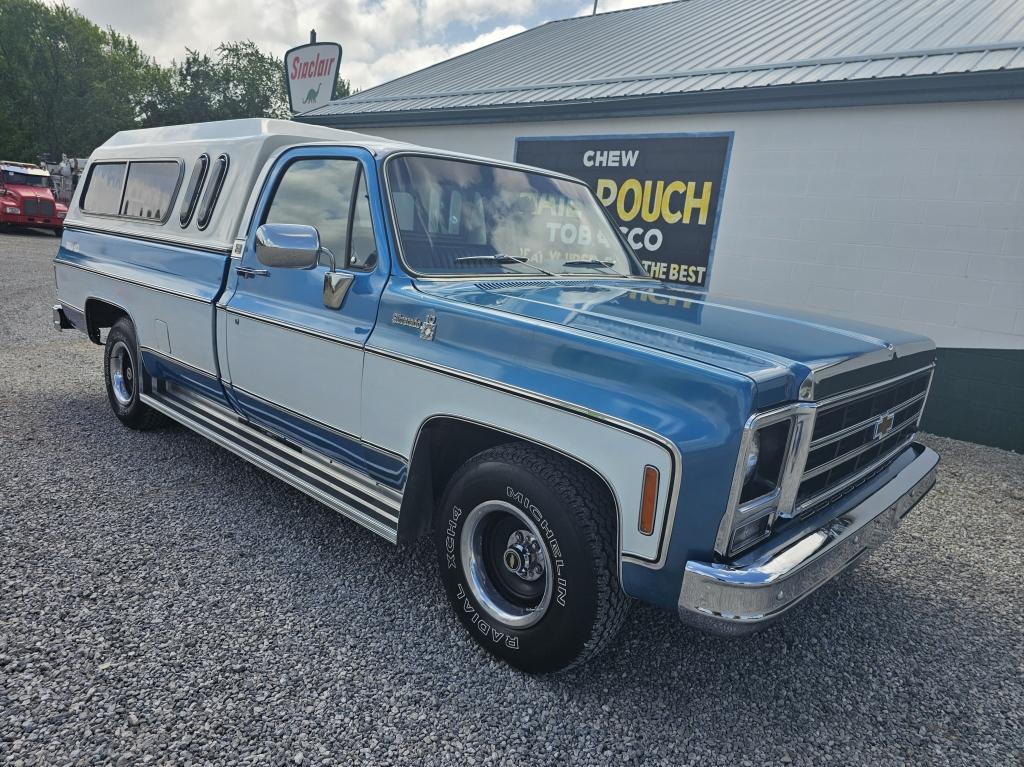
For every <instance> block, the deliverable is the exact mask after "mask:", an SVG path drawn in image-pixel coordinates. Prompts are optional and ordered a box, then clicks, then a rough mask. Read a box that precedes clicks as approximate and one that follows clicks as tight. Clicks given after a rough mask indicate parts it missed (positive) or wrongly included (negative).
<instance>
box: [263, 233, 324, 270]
mask: <svg viewBox="0 0 1024 767" xmlns="http://www.w3.org/2000/svg"><path fill="white" fill-rule="evenodd" d="M319 258H320V233H319V232H318V231H317V230H316V227H315V226H306V225H305V224H263V225H262V226H261V227H260V228H259V229H257V230H256V259H257V260H258V261H259V262H260V263H261V264H263V265H264V266H277V267H281V268H283V269H312V268H313V267H314V266H316V264H317V261H318V260H319Z"/></svg>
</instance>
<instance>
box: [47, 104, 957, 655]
mask: <svg viewBox="0 0 1024 767" xmlns="http://www.w3.org/2000/svg"><path fill="white" fill-rule="evenodd" d="M567 231H568V232H570V233H571V235H572V236H569V237H567V236H566V235H565V232H567ZM567 240H568V241H567ZM54 263H55V272H56V281H57V293H58V300H59V303H58V304H57V305H56V306H55V307H54V310H53V321H54V325H55V326H56V327H57V328H58V329H64V328H72V327H73V328H77V329H79V330H82V331H84V332H85V333H87V334H88V336H89V338H91V339H92V340H93V341H94V342H96V343H103V344H105V353H104V372H105V376H106V385H107V394H108V396H109V399H110V404H111V407H112V408H113V410H114V413H115V414H116V416H117V417H118V418H119V419H120V420H121V421H122V422H124V424H125V425H127V426H129V427H131V428H135V429H145V428H149V427H153V426H156V425H157V424H159V423H161V422H162V421H164V420H165V419H167V418H170V419H172V420H174V421H177V422H179V423H181V424H184V425H185V426H187V427H189V428H190V429H193V430H195V431H196V432H198V433H199V434H201V435H203V436H205V437H207V438H209V439H211V440H213V441H214V442H216V443H217V444H219V445H221V446H223V447H224V448H226V449H228V450H230V451H232V452H234V453H236V454H238V455H239V456H241V457H242V458H243V459H245V460H247V461H250V462H252V463H253V464H255V465H257V466H259V467H261V468H263V469H265V470H266V471H268V472H270V473H271V474H273V475H274V476H276V477H279V478H280V479H282V480H284V481H285V482H288V483H290V484H291V485H294V486H295V487H297V488H298V489H299V490H301V491H303V492H304V493H307V494H308V495H310V496H312V497H313V498H315V499H317V500H318V501H320V502H322V503H324V504H325V505H327V506H329V507H330V508H332V509H335V510H337V511H338V512H340V513H342V514H344V515H345V516H347V517H349V518H351V519H352V520H354V521H355V522H357V523H359V524H361V525H363V526H365V527H367V528H369V529H370V530H372V531H374V532H376V533H378V534H379V535H381V536H383V537H385V538H386V539H388V540H389V541H392V542H396V543H402V542H407V541H411V540H414V539H416V538H417V537H419V536H421V535H426V534H430V535H432V536H433V539H434V542H435V543H436V547H437V552H438V562H439V569H440V573H441V580H442V581H443V584H444V588H445V591H446V593H447V596H448V598H449V600H450V602H451V605H452V609H453V610H454V611H455V613H456V615H457V616H458V618H459V619H460V620H461V621H462V623H463V624H464V625H465V627H466V629H467V630H468V631H469V634H470V635H471V636H472V637H473V638H474V639H475V640H476V641H477V642H478V643H479V644H480V645H482V646H483V647H485V648H487V650H489V651H490V652H492V653H494V654H495V655H497V656H499V657H501V658H503V659H505V660H506V661H508V662H509V663H511V664H512V665H514V666H517V667H519V668H521V669H524V670H527V671H531V672H546V671H556V670H560V669H564V668H568V667H570V666H572V665H574V664H578V663H581V662H583V661H585V660H587V659H589V658H591V657H593V656H594V655H595V654H596V653H598V652H599V651H600V650H601V649H602V648H603V647H605V646H606V645H607V643H608V642H609V640H610V639H611V638H612V637H613V636H614V635H615V633H616V631H617V630H618V629H619V627H620V626H621V625H622V623H623V620H624V619H625V615H626V611H627V607H628V604H629V602H630V598H631V597H633V598H637V599H641V600H644V601H646V602H649V603H652V604H656V605H661V606H664V607H669V608H673V609H676V610H678V613H679V615H680V617H681V618H682V619H683V620H685V621H687V622H689V623H691V624H694V625H696V626H699V627H701V628H705V629H709V630H714V631H719V632H726V633H741V632H745V631H749V630H752V629H756V628H758V627H761V626H763V625H766V624H768V623H770V622H771V621H773V620H774V619H776V618H778V617H779V616H780V615H782V614H783V613H784V612H786V611H787V610H789V609H790V608H791V607H793V606H794V605H796V604H797V603H798V602H799V601H800V600H802V599H803V598H804V597H806V596H807V595H808V594H810V593H811V592H813V591H814V590H815V589H817V588H818V587H820V586H821V585H822V584H824V583H825V582H826V581H828V580H829V579H831V578H832V577H833V576H835V575H837V574H838V573H839V572H840V571H842V570H844V569H846V568H848V567H849V566H851V565H853V564H854V563H855V562H857V561H858V560H859V559H860V558H861V557H862V556H863V555H864V554H865V553H866V552H868V551H869V550H871V549H872V548H874V547H875V546H876V545H877V544H878V543H879V542H880V541H881V540H883V539H884V538H885V537H886V535H887V534H888V533H889V532H890V531H891V530H892V529H893V528H894V527H895V526H896V525H897V523H898V522H899V521H900V520H901V518H902V517H903V516H904V515H905V514H906V513H907V512H908V511H909V510H910V508H911V507H912V506H914V504H915V503H917V501H918V500H920V499H921V497H922V496H923V495H924V494H925V493H927V492H928V490H929V489H930V488H931V487H932V485H933V484H934V482H935V471H936V465H937V463H938V456H937V455H936V454H935V453H934V452H933V451H931V450H930V449H928V448H926V447H924V446H922V445H921V444H918V443H916V442H915V441H914V436H915V433H916V430H917V427H918V422H919V420H920V417H921V413H922V411H923V409H924V405H925V399H926V397H927V394H928V388H929V384H930V381H931V375H932V369H933V366H934V346H933V344H932V343H931V342H930V341H929V340H928V339H926V338H922V337H920V336H916V335H911V334H908V333H904V332H900V331H896V330H887V329H883V328H878V327H873V326H870V325H861V324H857V323H851V322H841V323H840V322H836V321H834V320H830V319H827V318H823V317H818V316H814V315H811V314H806V313H802V312H780V311H778V310H775V309H771V308H768V307H765V306H761V305H755V304H747V303H740V302H735V301H728V302H727V301H720V300H715V299H714V298H709V297H706V296H703V295H701V294H696V293H692V292H687V291H685V290H682V289H680V288H678V287H673V286H670V285H667V284H664V283H661V282H658V281H656V280H653V279H651V278H649V277H648V276H647V275H646V273H645V272H644V271H643V269H642V268H641V266H640V265H639V264H638V262H637V260H636V258H635V257H634V255H633V253H632V252H631V251H630V249H629V247H628V245H626V244H625V243H624V241H623V240H622V238H621V236H620V233H619V232H618V231H617V229H616V228H615V226H614V225H613V224H612V223H611V222H610V219H609V218H608V217H607V215H606V214H605V212H604V210H603V209H602V207H601V205H600V203H598V202H597V200H596V199H595V198H594V196H593V195H592V194H591V192H590V191H589V190H588V189H587V188H586V187H585V186H584V185H583V184H582V183H580V182H578V181H576V180H574V179H572V178H568V177H565V176H561V175H558V174H555V173H550V172H547V171H542V170H538V169H534V168H528V167H524V166H517V165H513V164H509V163H502V162H495V161H491V160H485V159H480V158H474V157H466V156H462V155H458V154H453V153H448V152H440V151H435V150H431V149H424V148H420V147H415V146H410V145H407V144H399V143H394V142H390V141H386V140H383V139H377V138H373V137H370V136H363V135H359V134H355V133H347V132H342V131H335V130H331V129H328V128H320V127H315V126H308V125H302V124H297V123H291V122H281V121H273V120H239V121H229V122H222V123H209V124H203V125H183V126H176V127H170V128H157V129H148V130H138V131H127V132H123V133H118V134H117V135H115V136H114V137H113V138H111V139H110V140H109V141H108V142H107V143H106V144H104V145H103V146H102V147H100V148H99V149H97V150H96V152H95V153H93V156H92V158H91V160H90V163H89V167H88V171H87V175H86V177H85V181H84V183H82V184H80V185H79V187H78V190H77V192H76V194H75V198H74V200H73V202H72V205H71V209H70V211H69V213H68V216H67V219H66V221H65V231H64V236H63V240H62V242H61V246H60V250H59V252H58V254H57V256H56V259H55V261H54Z"/></svg>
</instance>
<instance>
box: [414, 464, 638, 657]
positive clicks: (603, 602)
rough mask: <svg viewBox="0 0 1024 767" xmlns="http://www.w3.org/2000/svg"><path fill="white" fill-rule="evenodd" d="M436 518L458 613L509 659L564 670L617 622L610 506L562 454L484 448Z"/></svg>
mask: <svg viewBox="0 0 1024 767" xmlns="http://www.w3.org/2000/svg"><path fill="white" fill-rule="evenodd" d="M434 527H435V541H436V543H437V548H438V553H439V555H440V566H441V578H442V581H443V582H444V586H445V591H446V593H447V596H448V599H449V600H450V602H451V604H452V606H453V608H454V609H455V612H456V614H457V615H458V617H459V620H460V621H462V623H463V625H464V626H465V627H466V629H467V630H468V631H469V633H470V636H472V637H473V639H474V640H475V641H476V642H477V643H478V644H480V645H481V646H483V647H484V648H485V649H486V650H488V651H489V652H491V653H493V654H494V655H496V656H498V657H499V658H501V659H503V660H505V661H507V662H508V663H510V664H511V665H513V666H515V667H517V668H519V669H522V670H524V671H528V672H531V673H544V672H553V671H560V670H563V669H567V668H571V667H572V666H575V665H578V664H580V663H583V662H585V661H587V660H589V659H590V658H592V657H594V656H595V655H596V654H598V653H599V652H601V650H602V649H604V647H605V646H606V645H607V644H608V642H609V641H610V640H611V639H612V638H613V637H614V636H615V634H616V633H617V632H618V630H619V628H620V626H621V625H622V622H623V620H624V619H625V616H626V612H627V609H628V605H629V599H628V597H627V596H626V595H625V594H624V593H623V591H622V589H621V587H620V586H619V581H618V576H617V562H618V560H617V550H616V537H615V514H614V509H613V508H612V504H611V502H610V499H609V498H608V494H607V492H606V491H605V488H604V486H603V485H601V484H600V483H599V482H598V481H597V479H596V478H595V477H593V476H592V475H591V474H589V473H588V472H586V471H584V470H583V469H582V468H581V467H579V466H578V465H576V464H575V463H573V462H572V461H570V460H568V459H567V458H564V457H562V456H559V455H555V454H552V453H549V452H548V451H546V450H543V449H540V448H537V447H534V446H532V445H524V444H509V445H503V446H501V447H496V448H492V449H490V450H486V451H484V452H483V453H480V454H479V455H477V456H476V457H474V458H472V459H471V460H470V461H468V462H467V463H466V464H465V465H464V466H463V467H462V468H461V469H460V470H459V471H458V472H457V473H456V474H455V476H454V477H453V478H452V480H451V482H450V483H449V485H448V488H447V490H446V491H445V495H444V498H443V499H442V502H441V505H440V506H439V508H438V511H437V517H436V519H435V526H434Z"/></svg>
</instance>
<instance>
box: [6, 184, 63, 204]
mask: <svg viewBox="0 0 1024 767" xmlns="http://www.w3.org/2000/svg"><path fill="white" fill-rule="evenodd" d="M4 188H5V189H6V190H7V193H8V194H10V195H14V196H17V197H19V198H21V199H22V200H30V199H32V198H35V199H37V200H49V201H51V202H53V192H51V191H50V190H49V189H46V188H44V187H40V186H26V185H24V184H6V185H5V186H4Z"/></svg>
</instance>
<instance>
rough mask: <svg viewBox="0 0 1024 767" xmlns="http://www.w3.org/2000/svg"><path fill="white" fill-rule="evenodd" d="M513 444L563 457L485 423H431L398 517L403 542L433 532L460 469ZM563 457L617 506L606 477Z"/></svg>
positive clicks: (417, 451) (422, 438) (453, 420)
mask: <svg viewBox="0 0 1024 767" xmlns="http://www.w3.org/2000/svg"><path fill="white" fill-rule="evenodd" d="M510 442H518V443H522V444H529V445H534V446H535V447H539V448H540V449H542V450H546V451H548V452H550V453H552V454H553V455H562V454H561V453H558V452H557V451H554V450H551V449H550V448H547V447H545V446H544V445H540V444H538V443H536V442H532V441H530V440H527V439H523V438H522V437H518V436H516V435H513V434H509V433H507V432H504V431H501V430H499V429H494V428H492V427H489V426H484V425H482V424H478V423H473V422H469V421H463V420H460V419H458V418H451V417H437V418H433V419H431V420H429V421H428V422H427V423H426V425H425V426H424V427H423V429H422V430H421V431H420V435H419V439H418V440H417V442H416V445H415V447H414V450H413V456H412V463H411V465H410V472H409V479H408V481H407V483H406V487H405V494H404V497H403V499H402V507H401V510H400V512H399V517H398V539H399V541H400V542H408V541H412V540H415V539H416V538H419V537H420V536H422V535H425V534H427V533H428V532H429V531H430V526H431V521H432V518H433V514H434V510H435V509H436V508H437V504H439V503H440V502H441V496H442V495H443V494H444V491H445V488H446V487H447V486H448V481H449V480H450V479H451V477H452V475H453V474H455V472H456V471H458V470H459V467H461V466H462V465H463V464H464V463H465V462H466V461H468V460H469V459H470V458H472V457H473V456H474V455H476V454H477V453H480V452H482V451H484V450H487V449H488V448H492V447H497V446H498V445H506V444H508V443H510ZM563 457H568V458H569V459H570V460H572V461H573V462H574V463H576V464H577V465H579V466H580V467H581V468H582V469H583V470H585V471H587V472H589V473H590V474H593V475H594V477H595V478H596V479H597V480H598V482H599V485H600V487H601V488H602V490H603V491H604V492H605V493H607V495H608V500H609V501H610V502H611V503H612V504H613V506H614V498H613V497H612V493H611V490H610V488H609V487H608V484H607V482H606V481H605V480H604V478H602V477H601V476H600V475H599V474H597V472H595V471H594V470H593V469H591V468H590V467H589V466H586V465H585V464H582V463H580V462H579V461H577V460H575V459H573V458H572V457H571V456H563ZM617 524H618V520H617V519H616V525H617Z"/></svg>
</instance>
